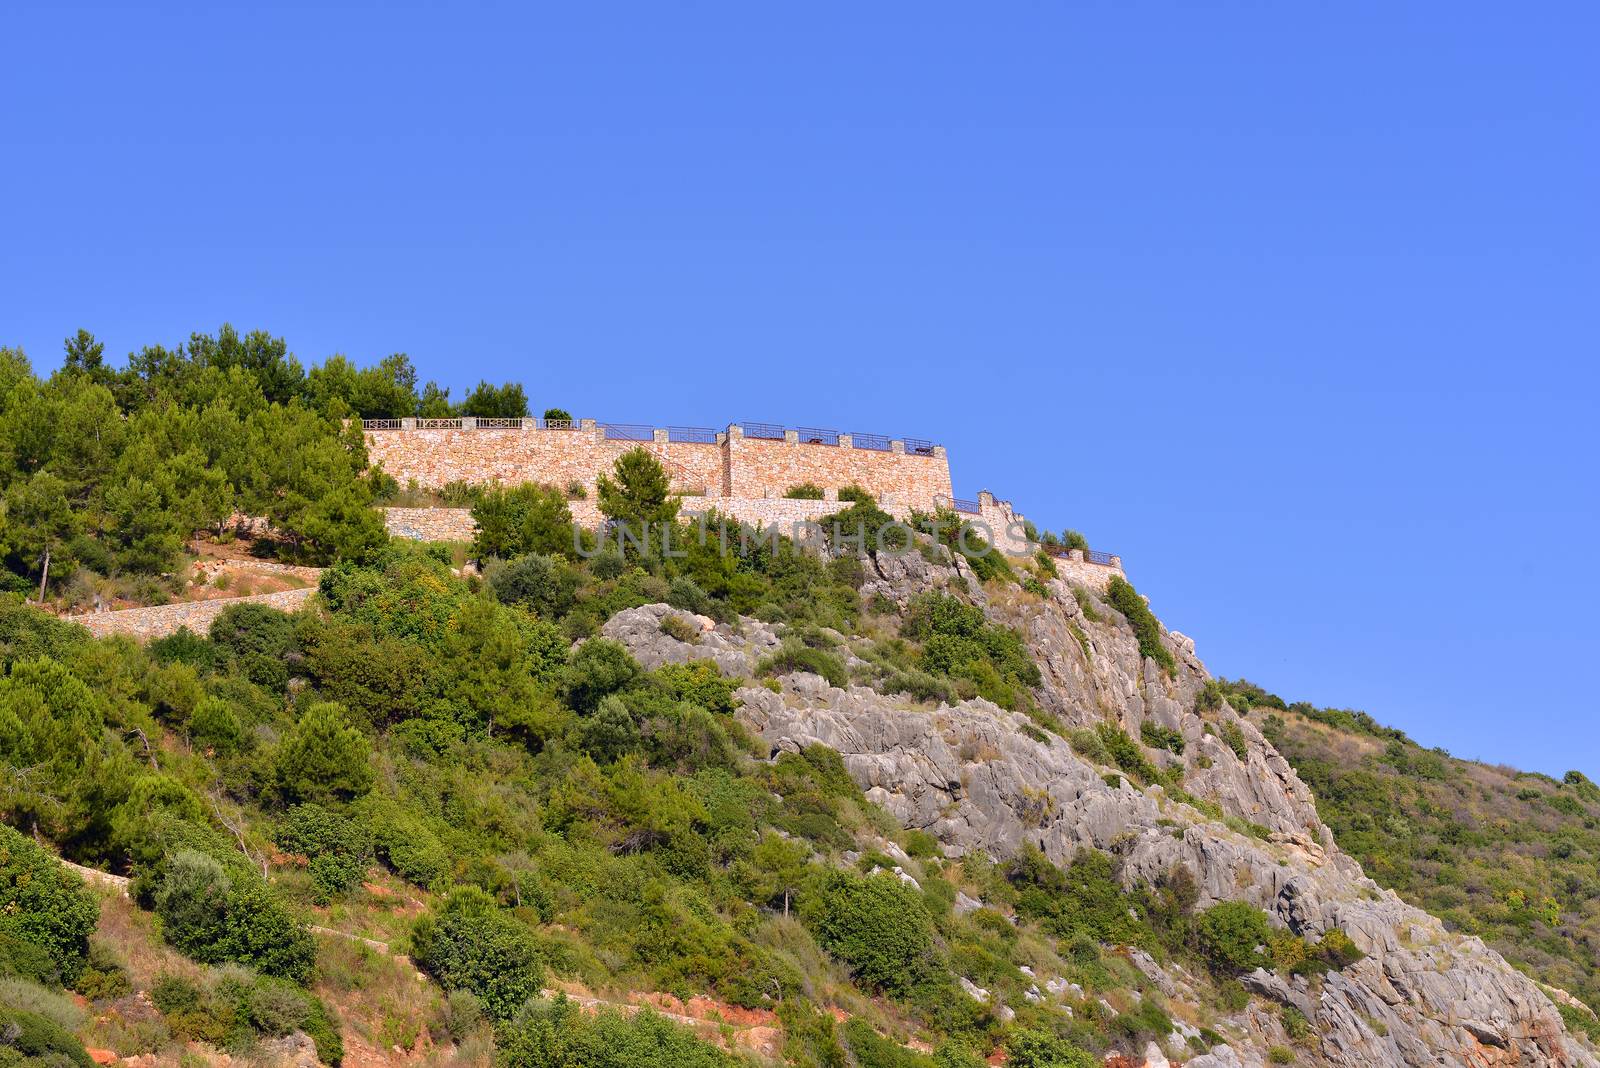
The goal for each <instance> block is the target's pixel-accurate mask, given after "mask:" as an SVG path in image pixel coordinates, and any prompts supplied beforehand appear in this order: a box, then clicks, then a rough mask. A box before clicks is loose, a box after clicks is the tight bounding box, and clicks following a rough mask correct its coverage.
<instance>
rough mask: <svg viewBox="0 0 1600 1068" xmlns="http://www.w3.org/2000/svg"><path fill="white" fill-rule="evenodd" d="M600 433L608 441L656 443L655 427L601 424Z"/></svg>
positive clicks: (633, 424)
mask: <svg viewBox="0 0 1600 1068" xmlns="http://www.w3.org/2000/svg"><path fill="white" fill-rule="evenodd" d="M599 426H600V431H601V433H602V434H604V435H605V438H606V440H607V441H654V440H655V437H656V430H655V427H652V426H643V425H641V424H639V423H601V424H599Z"/></svg>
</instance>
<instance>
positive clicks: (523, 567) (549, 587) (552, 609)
mask: <svg viewBox="0 0 1600 1068" xmlns="http://www.w3.org/2000/svg"><path fill="white" fill-rule="evenodd" d="M578 578H579V576H578V572H577V571H576V570H574V569H573V567H572V565H570V564H568V563H567V562H566V561H565V560H562V559H561V558H559V557H555V556H546V555H544V554H541V553H528V554H527V555H526V556H519V557H517V558H516V559H515V560H512V561H511V562H510V563H506V564H499V565H496V566H493V567H491V568H490V569H489V571H488V580H489V588H490V589H491V590H493V591H494V595H495V597H496V598H498V599H499V600H500V602H501V603H503V604H519V605H524V606H526V607H528V608H531V609H532V610H533V611H534V612H536V613H538V614H539V615H540V616H542V617H544V618H545V619H552V620H553V619H560V618H561V617H562V616H564V615H566V614H567V613H568V612H569V611H571V610H572V606H573V604H574V603H576V601H577V596H578Z"/></svg>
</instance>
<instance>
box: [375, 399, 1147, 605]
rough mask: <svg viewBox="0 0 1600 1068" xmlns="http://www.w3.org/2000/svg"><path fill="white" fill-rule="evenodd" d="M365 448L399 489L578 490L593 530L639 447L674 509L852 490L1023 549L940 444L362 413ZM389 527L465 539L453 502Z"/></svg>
mask: <svg viewBox="0 0 1600 1068" xmlns="http://www.w3.org/2000/svg"><path fill="white" fill-rule="evenodd" d="M362 430H363V432H364V435H365V438H366V443H367V454H368V456H369V458H370V460H371V462H372V463H373V464H375V465H382V467H383V470H384V471H385V472H386V473H388V474H389V475H390V476H391V477H393V478H394V479H396V480H397V481H398V482H399V483H400V484H401V485H402V486H404V485H407V484H410V483H413V482H414V483H415V484H416V485H417V486H418V487H421V488H424V489H433V490H438V489H442V488H444V487H445V486H447V485H449V484H450V483H453V482H466V483H474V484H489V483H500V484H504V485H518V484H521V483H523V482H538V483H543V484H546V485H551V486H558V487H561V488H569V487H571V488H577V487H581V488H582V492H583V494H584V496H583V497H581V498H579V499H575V500H573V501H572V512H573V517H574V518H575V519H576V520H577V521H578V522H580V523H585V524H587V525H597V524H598V523H599V522H600V519H601V517H600V515H599V513H598V510H597V509H596V508H595V506H594V504H593V498H594V495H595V480H596V479H597V478H598V477H599V476H600V475H601V474H603V473H605V472H606V471H609V470H610V469H611V467H612V465H613V464H614V463H615V462H616V460H617V458H618V457H619V456H621V455H622V454H623V453H625V452H627V451H629V450H630V449H635V448H643V449H646V450H648V451H649V452H650V453H651V454H652V455H653V456H655V458H656V459H657V460H659V461H660V462H661V465H662V467H663V468H664V469H665V470H666V472H667V475H668V477H669V478H670V479H671V480H672V485H673V490H674V491H675V492H677V493H680V494H682V495H683V511H684V512H685V513H688V514H691V515H692V514H696V513H699V512H704V511H707V510H709V509H716V510H717V511H718V512H721V513H722V514H724V515H727V516H730V517H732V518H734V519H737V520H740V521H741V522H745V523H751V524H754V525H757V526H763V527H765V526H768V525H770V524H773V523H778V524H792V523H803V522H807V521H815V520H819V519H822V518H823V517H825V516H828V515H831V514H833V513H834V512H837V511H839V510H841V509H842V508H844V507H846V506H847V505H848V502H840V501H839V491H840V490H841V489H844V488H846V487H848V486H859V487H861V488H862V489H864V490H866V491H867V492H868V493H870V494H872V495H873V497H875V498H876V499H877V501H878V503H879V505H880V506H881V507H882V508H883V509H884V510H885V511H886V512H888V513H889V514H891V515H894V516H896V517H898V518H904V517H906V516H908V515H910V514H911V512H913V511H921V512H933V511H937V510H940V509H950V510H953V511H955V512H958V513H961V514H965V515H969V516H971V517H972V519H973V521H974V522H975V523H979V524H981V525H982V527H984V528H986V530H987V531H988V536H989V537H990V538H991V540H992V542H993V544H994V545H995V546H996V547H997V548H999V549H1000V550H1001V551H1002V552H1005V553H1008V554H1011V555H1022V554H1026V553H1030V552H1033V551H1034V550H1035V549H1036V548H1037V546H1034V545H1032V544H1031V543H1030V542H1029V541H1028V539H1027V537H1026V535H1025V534H1024V524H1023V519H1022V516H1020V515H1018V514H1017V513H1016V512H1015V511H1014V510H1013V509H1012V507H1011V504H1010V502H1009V501H1002V500H998V499H996V497H995V496H994V494H992V493H990V492H989V491H987V490H984V491H982V492H980V493H979V494H978V497H977V499H976V500H963V499H961V498H958V497H956V496H955V495H954V493H953V489H952V486H951V481H950V463H949V459H948V457H947V456H946V454H945V449H944V446H942V445H937V444H935V443H933V442H932V441H928V440H925V439H921V438H911V437H889V436H886V435H882V434H861V433H857V434H846V433H840V432H838V431H834V430H818V429H815V428H809V427H785V426H778V425H775V424H770V423H730V424H728V425H727V426H726V427H724V428H722V429H720V430H719V429H714V428H711V427H683V426H667V427H652V426H643V425H637V424H630V423H600V422H596V421H595V420H593V419H580V420H572V421H569V420H553V419H538V418H522V419H484V418H473V417H471V416H464V417H461V418H454V419H365V420H362ZM807 483H809V484H811V485H814V486H817V487H819V488H820V489H821V490H822V493H823V499H822V500H795V499H790V498H787V497H786V496H785V494H786V493H788V492H789V490H790V489H792V488H793V487H795V486H799V485H802V484H807ZM386 513H387V517H388V523H389V528H390V530H391V532H393V533H395V534H398V535H402V536H409V537H418V538H430V539H431V538H438V539H465V538H470V537H471V533H472V524H471V517H470V513H466V512H465V511H464V510H462V509H446V508H391V509H387V510H386ZM1059 564H1062V565H1067V566H1068V567H1083V568H1086V569H1087V570H1086V572H1085V575H1084V577H1085V578H1088V579H1091V580H1093V581H1094V582H1095V584H1097V585H1098V584H1102V583H1104V582H1105V581H1107V580H1108V579H1109V575H1110V573H1111V572H1112V571H1118V572H1120V570H1121V560H1120V559H1119V558H1117V557H1114V556H1111V555H1109V554H1103V553H1091V554H1088V555H1087V557H1086V556H1085V554H1083V553H1082V552H1079V551H1078V550H1072V551H1071V553H1070V554H1067V555H1063V556H1062V557H1061V558H1060V561H1059Z"/></svg>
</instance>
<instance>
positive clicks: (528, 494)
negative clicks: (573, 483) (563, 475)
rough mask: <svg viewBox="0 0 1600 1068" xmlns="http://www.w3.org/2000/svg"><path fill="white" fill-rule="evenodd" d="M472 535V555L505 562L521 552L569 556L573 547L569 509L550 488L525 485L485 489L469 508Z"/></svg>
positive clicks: (555, 490)
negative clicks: (474, 525) (474, 529)
mask: <svg viewBox="0 0 1600 1068" xmlns="http://www.w3.org/2000/svg"><path fill="white" fill-rule="evenodd" d="M472 519H473V522H474V523H475V524H476V531H477V532H476V534H475V536H474V537H473V541H472V555H474V556H476V557H477V558H478V559H480V560H487V559H489V558H491V557H499V558H500V559H504V560H509V559H511V558H512V557H515V556H521V555H523V554H525V553H543V554H546V555H549V556H566V557H572V556H574V555H575V554H576V551H577V545H576V540H575V536H574V533H573V527H572V509H571V508H570V507H569V506H568V505H567V497H566V494H564V493H563V492H562V491H561V490H559V489H556V488H555V487H554V486H538V485H534V484H533V483H526V484H524V485H521V486H516V487H513V488H511V489H502V488H498V487H497V488H494V489H490V490H486V491H484V493H483V496H482V498H481V499H480V500H479V501H478V502H477V504H475V505H474V506H473V509H472Z"/></svg>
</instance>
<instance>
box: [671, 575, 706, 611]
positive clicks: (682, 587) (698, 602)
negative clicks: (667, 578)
mask: <svg viewBox="0 0 1600 1068" xmlns="http://www.w3.org/2000/svg"><path fill="white" fill-rule="evenodd" d="M667 603H668V604H670V605H671V606H672V607H674V608H676V609H679V610H680V611H683V612H693V613H694V614H695V615H700V616H705V615H710V614H711V598H710V597H709V596H707V595H706V591H705V590H702V589H701V588H700V586H699V584H698V583H697V582H695V580H694V579H692V578H690V577H689V576H688V575H679V576H678V577H677V578H675V579H673V580H672V582H671V584H670V585H668V586H667Z"/></svg>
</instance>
